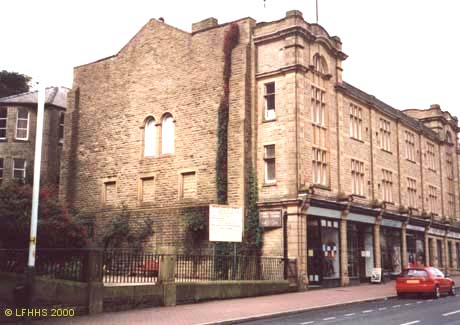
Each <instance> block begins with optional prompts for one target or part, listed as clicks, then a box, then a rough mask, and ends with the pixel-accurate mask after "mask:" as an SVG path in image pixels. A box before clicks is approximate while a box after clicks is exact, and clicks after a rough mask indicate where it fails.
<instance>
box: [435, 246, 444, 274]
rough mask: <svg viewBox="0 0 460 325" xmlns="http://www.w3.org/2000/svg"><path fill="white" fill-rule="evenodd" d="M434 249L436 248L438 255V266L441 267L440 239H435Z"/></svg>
mask: <svg viewBox="0 0 460 325" xmlns="http://www.w3.org/2000/svg"><path fill="white" fill-rule="evenodd" d="M436 250H437V255H438V267H443V266H444V263H443V257H444V254H443V253H442V240H440V239H437V240H436Z"/></svg>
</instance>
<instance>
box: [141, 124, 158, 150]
mask: <svg viewBox="0 0 460 325" xmlns="http://www.w3.org/2000/svg"><path fill="white" fill-rule="evenodd" d="M155 151H156V126H155V119H154V118H153V117H149V118H148V119H147V120H146V122H145V126H144V157H152V156H154V155H155Z"/></svg>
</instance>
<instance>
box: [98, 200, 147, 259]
mask: <svg viewBox="0 0 460 325" xmlns="http://www.w3.org/2000/svg"><path fill="white" fill-rule="evenodd" d="M153 234H154V231H153V220H152V219H151V218H149V217H147V218H142V219H141V220H139V219H138V218H131V214H130V212H129V211H128V208H127V206H126V205H123V206H122V209H121V212H120V214H118V215H116V216H114V217H113V218H112V223H111V224H110V226H109V227H107V229H106V230H105V232H104V233H103V234H102V240H101V241H102V245H103V247H104V249H113V248H126V247H127V248H130V249H133V250H135V251H140V250H142V247H143V244H144V242H145V241H146V240H148V239H149V238H150V237H152V236H153Z"/></svg>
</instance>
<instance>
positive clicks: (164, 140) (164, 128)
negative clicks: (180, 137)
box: [161, 114, 175, 155]
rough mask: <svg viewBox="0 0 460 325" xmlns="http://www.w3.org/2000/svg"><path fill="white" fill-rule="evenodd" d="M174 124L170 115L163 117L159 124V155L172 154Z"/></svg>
mask: <svg viewBox="0 0 460 325" xmlns="http://www.w3.org/2000/svg"><path fill="white" fill-rule="evenodd" d="M169 121H170V122H169ZM174 124H175V122H174V118H173V116H172V115H171V114H167V115H165V116H164V117H163V120H162V123H161V153H162V154H163V155H165V154H173V153H174V146H175V125H174Z"/></svg>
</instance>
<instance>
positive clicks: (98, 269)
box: [85, 249, 104, 315]
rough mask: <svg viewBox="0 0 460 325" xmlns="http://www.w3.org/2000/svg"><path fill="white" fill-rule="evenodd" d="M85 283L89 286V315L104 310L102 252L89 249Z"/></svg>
mask: <svg viewBox="0 0 460 325" xmlns="http://www.w3.org/2000/svg"><path fill="white" fill-rule="evenodd" d="M85 271H86V272H85V273H86V274H85V282H86V283H87V284H88V314H90V315H91V314H97V313H102V311H103V310H104V285H103V283H102V251H101V250H99V249H89V250H88V251H87V258H86V265H85Z"/></svg>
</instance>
